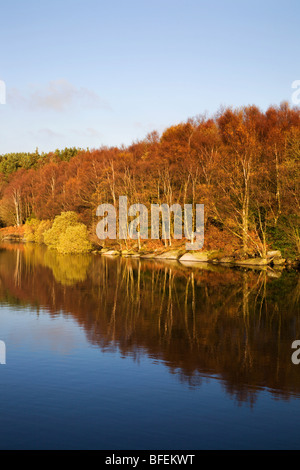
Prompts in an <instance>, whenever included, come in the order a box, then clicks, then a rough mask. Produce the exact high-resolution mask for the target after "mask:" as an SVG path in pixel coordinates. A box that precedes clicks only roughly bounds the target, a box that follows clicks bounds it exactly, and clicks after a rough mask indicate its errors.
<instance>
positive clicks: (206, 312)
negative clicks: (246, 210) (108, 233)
mask: <svg viewBox="0 0 300 470" xmlns="http://www.w3.org/2000/svg"><path fill="white" fill-rule="evenodd" d="M26 257H27V258H26ZM33 257H34V261H33ZM36 258H37V254H36V253H35V255H34V254H33V252H32V251H31V252H30V254H29V253H26V250H25V252H24V249H23V251H21V252H19V253H17V252H16V250H9V251H8V250H5V251H2V252H0V283H1V284H0V285H1V289H0V294H1V299H2V300H1V307H0V339H1V340H3V341H5V343H6V348H7V357H6V362H7V363H6V365H1V366H0V448H1V449H105V450H117V449H118V450H122V449H136V450H139V449H143V450H144V449H153V450H169V449H170V450H174V449H182V450H187V449H193V450H195V449H240V448H242V449H248V448H255V449H266V448H267V449H271V448H272V449H281V448H283V449H284V448H286V449H287V448H294V449H297V448H299V447H300V444H299V436H300V380H299V377H300V366H295V365H293V364H292V363H291V360H290V356H291V351H290V340H291V339H297V338H296V337H295V335H296V336H297V334H298V331H299V330H298V327H299V304H298V301H297V300H296V303H295V299H294V301H292V298H293V295H294V294H295V292H296V291H295V289H297V286H298V282H299V279H298V274H296V273H287V274H286V275H285V274H284V273H282V274H281V277H280V278H276V279H275V281H276V282H277V283H278V285H279V282H282V291H281V294H280V293H278V298H277V297H276V296H277V294H276V293H277V289H275V292H273V291H272V289H271V290H270V293H269V295H270V299H267V300H266V298H265V299H264V302H263V304H262V305H261V304H260V303H258V304H257V305H256V306H255V307H253V305H252V304H253V302H254V298H256V297H257V293H258V291H257V290H255V291H254V292H252V294H253V299H252V298H251V295H252V294H251V295H250V294H249V295H250V305H240V301H241V300H243V298H244V300H245V297H243V292H242V291H241V290H237V292H236V293H235V295H236V296H237V299H236V298H235V297H234V295H233V294H234V291H233V287H232V286H233V285H235V286H237V281H236V279H240V283H241V284H240V287H241V289H242V288H243V287H244V288H245V273H241V272H237V273H236V274H234V276H237V278H236V277H234V278H233V280H232V281H229V280H228V279H231V278H230V277H229V278H228V279H227V277H228V274H226V273H225V274H224V273H223V272H221V273H220V272H218V273H217V274H216V273H210V274H209V275H207V273H206V274H205V275H204V277H203V278H201V277H200V278H199V282H198V284H197V282H195V285H194V284H193V285H191V281H190V283H189V287H188V289H191V291H190V294H189V293H188V294H187V296H186V286H187V285H188V284H187V280H188V279H190V276H192V279H194V280H195V276H196V274H192V273H193V272H192V271H191V270H190V269H189V270H187V268H184V267H183V268H182V269H183V271H181V268H180V269H179V273H180V274H176V266H172V267H169V266H168V267H167V268H166V267H165V266H162V265H151V264H149V266H148V265H147V266H145V267H144V268H143V267H142V268H141V267H140V262H139V261H135V262H134V263H133V264H130V263H131V262H130V261H126V263H125V262H123V261H122V260H103V259H102V260H100V259H99V258H97V259H95V258H92V259H91V260H90V263H91V264H90V265H89V267H88V268H87V270H86V277H85V278H84V277H82V279H81V281H78V279H77V280H75V281H74V282H75V284H72V282H71V280H70V276H66V277H65V281H63V280H62V276H61V275H62V272H65V271H64V270H62V271H61V272H60V274H59V275H58V270H56V271H55V270H54V268H53V266H52V269H50V268H49V263H48V264H47V263H45V262H44V261H43V262H42V261H41V260H43V258H39V261H37V259H36ZM1 261H2V263H1ZM66 262H67V261H66ZM122 263H123V264H122ZM98 264H99V266H98ZM46 265H47V266H46ZM16 266H17V269H19V271H18V270H17V271H16ZM151 266H152V267H151ZM166 269H167V271H166ZM103 270H107V272H106V276H105V280H103V279H102V280H100V274H99V273H101V272H103ZM170 270H171V271H170ZM54 272H55V275H54V274H53V273H54ZM197 272H198V274H199V270H198V271H197ZM116 273H117V274H118V276H119V277H118V276H117V279H116V278H115V276H116ZM128 273H129V275H128V276H129V277H128V279H126V275H127V274H128ZM153 273H154V275H153ZM200 274H201V273H200ZM211 274H214V276H213V277H212V278H210V276H211ZM160 275H161V276H162V277H161V278H160ZM172 275H174V277H173V278H172ZM246 275H247V276H248V277H247V279H246V280H247V288H248V289H249V290H248V293H249V292H251V289H253V288H254V287H253V286H255V282H256V281H257V279H258V276H259V275H260V274H259V273H254V274H253V273H250V274H249V275H248V274H247V273H246ZM253 275H254V276H255V279H254V281H253V278H252V276H253ZM55 276H56V277H55ZM222 276H223V277H222ZM226 276H227V277H226ZM222 278H223V282H222ZM284 278H285V281H284ZM58 279H59V280H58ZM201 279H202V280H201ZM160 280H161V283H162V284H160ZM170 280H171V281H172V282H173V281H174V282H173V284H172V288H171V284H170V282H171V281H170ZM104 281H105V285H104V284H103V282H104ZM273 281H274V279H273V278H269V280H268V282H270V283H272V282H273ZM230 282H231V284H230ZM40 283H42V284H40ZM137 283H140V284H137ZM155 283H156V284H155ZM228 283H229V284H230V286H229V287H230V289H229V291H230V292H231V294H232V298H231V300H230V301H229V304H228V308H227V309H226V308H225V311H223V308H224V307H222V305H221V303H220V299H213V298H212V294H213V291H214V292H216V289H218V290H219V291H220V293H221V296H222V295H225V292H227V288H228ZM116 284H118V289H114V287H115V286H116ZM249 285H250V286H249ZM41 286H43V288H42V287H41ZM151 286H152V287H151ZM150 287H151V289H150ZM167 287H168V289H167ZM273 287H274V286H273ZM275 287H276V286H275ZM130 288H133V289H134V292H135V294H136V293H137V290H138V288H139V289H140V292H139V293H138V294H137V295H135V296H134V297H128V298H127V297H126V296H127V295H128V289H130ZM43 289H44V290H43ZM111 289H112V290H111ZM145 289H148V290H149V292H148V293H145V292H144V290H145ZM224 289H225V290H224ZM255 289H256V288H255ZM257 289H258V287H257ZM268 289H269V287H268ZM198 290H199V291H198ZM200 290H201V292H202V291H203V292H204V294H203V295H204V297H203V298H202V297H201V294H200ZM205 291H206V294H205ZM78 292H79V293H80V298H79V297H76V298H73V299H72V298H71V299H70V296H71V297H72V295H73V297H75V293H77V294H78ZM148 294H149V295H148ZM207 294H208V297H207ZM254 294H255V296H254ZM189 295H191V296H192V297H191V298H190V297H189ZM282 295H284V296H285V301H284V302H283V304H282V303H281V302H282V301H281V300H280V299H281V297H282ZM163 296H164V299H165V302H166V303H163V309H161V305H160V304H159V301H158V299H159V298H163ZM151 297H152V298H153V304H152V307H151V308H150V303H151V302H150V300H149V299H150V298H151ZM93 298H96V299H98V303H97V302H96V303H93V301H92V300H93ZM129 298H131V300H130V302H129ZM170 298H172V299H173V300H172V302H171V303H170ZM205 298H206V299H207V300H206V302H207V303H206V304H205V301H204V300H203V299H205ZM80 299H81V301H80ZM147 299H148V300H147ZM116 300H117V301H116ZM186 300H187V302H186ZM72 301H74V305H75V306H74V308H72V305H73V304H72ZM224 301H225V300H224ZM128 302H129V303H130V305H127V303H128ZM198 302H199V305H198ZM215 302H216V304H215ZM265 302H266V303H267V304H268V308H269V311H268V310H266V309H265V306H264V303H265ZM288 302H291V306H290V307H289V306H288ZM293 302H294V303H293ZM195 303H196V305H195ZM292 303H293V304H292ZM284 304H285V312H284V311H283V312H282V314H284V313H286V315H287V317H288V321H285V320H283V319H282V318H281V320H280V322H281V326H280V327H278V325H279V323H280V322H279V320H278V318H279V315H280V312H279V313H278V308H281V305H284ZM275 306H276V308H275ZM126 309H127V310H126ZM168 309H169V310H168ZM245 309H246V311H247V309H248V313H247V315H248V317H247V318H245ZM256 309H258V310H256ZM276 309H277V310H276ZM219 311H221V314H220V315H219V314H218V313H217V312H219ZM275 312H277V317H276V314H275ZM269 315H270V317H269ZM251 316H252V317H251ZM254 317H255V319H254ZM245 325H246V326H245ZM239 328H240V329H239ZM230 332H231V333H230ZM230 334H231V336H230ZM278 335H279V336H278ZM230 337H231V340H230V341H228V340H227V338H230ZM187 338H188V339H187ZM299 338H300V337H299ZM223 341H224V342H223ZM230 343H231V344H230ZM226 345H227V346H226ZM242 347H243V348H244V349H243V351H241V348H242ZM226 348H227V349H226ZM279 349H280V351H279ZM258 369H259V370H258Z"/></svg>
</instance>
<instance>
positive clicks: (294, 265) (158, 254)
mask: <svg viewBox="0 0 300 470" xmlns="http://www.w3.org/2000/svg"><path fill="white" fill-rule="evenodd" d="M0 243H16V244H17V243H20V244H33V245H40V244H38V243H34V242H29V241H26V240H25V239H24V237H23V236H17V235H9V236H6V237H3V238H2V239H1V240H0ZM45 246H46V245H45ZM70 254H71V255H72V254H73V255H74V254H76V253H70ZM88 254H92V255H97V256H107V257H115V258H117V257H120V258H132V259H143V260H156V261H177V262H180V264H182V265H184V266H190V267H193V266H194V267H197V266H198V267H201V264H202V265H203V264H210V265H219V266H223V267H229V268H253V269H265V268H271V269H274V268H275V269H278V270H282V269H289V268H290V269H295V270H298V271H299V270H300V259H286V258H283V257H282V254H281V252H280V251H279V250H272V251H268V252H267V255H266V258H262V257H249V258H245V259H241V258H235V257H234V255H224V253H222V252H220V251H217V250H215V251H214V250H211V251H206V250H201V251H186V250H185V249H174V248H173V249H172V248H170V249H168V250H155V251H141V252H137V251H134V250H116V249H113V248H101V249H94V250H92V251H91V252H89V253H88Z"/></svg>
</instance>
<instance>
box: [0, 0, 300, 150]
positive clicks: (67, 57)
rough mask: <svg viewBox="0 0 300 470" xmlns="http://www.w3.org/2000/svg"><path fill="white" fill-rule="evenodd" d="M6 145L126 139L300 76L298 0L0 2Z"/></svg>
mask: <svg viewBox="0 0 300 470" xmlns="http://www.w3.org/2000/svg"><path fill="white" fill-rule="evenodd" d="M0 8H1V9H0V41H1V46H2V47H1V52H0V80H1V81H3V82H4V83H5V85H6V104H0V123H1V138H0V154H3V153H7V152H21V151H24V152H33V151H35V149H36V148H38V149H39V151H40V152H43V151H44V152H48V151H51V150H55V149H63V148H65V147H79V148H90V149H92V148H99V147H101V146H103V145H105V146H120V145H130V144H131V143H132V142H134V141H137V140H139V139H143V138H145V136H146V135H147V133H149V132H152V131H154V130H157V131H158V132H159V133H162V132H163V131H164V129H166V128H167V127H168V126H170V125H175V124H178V123H180V122H184V121H186V120H187V119H188V118H191V117H195V116H197V115H199V114H200V115H202V114H206V115H208V116H212V115H214V114H215V113H216V112H217V111H218V110H219V109H220V108H221V107H226V106H233V107H240V106H246V105H250V104H255V105H257V106H258V107H259V108H260V109H262V110H266V109H267V108H268V107H269V106H270V105H279V104H280V103H281V102H283V101H289V102H290V103H291V99H292V93H293V89H292V83H293V82H294V81H295V80H300V61H299V44H300V41H299V39H300V33H299V31H300V28H299V21H300V2H299V0H280V1H276V0H272V1H269V0H260V1H257V0H251V1H248V0H226V2H225V1H224V0H184V1H183V0H180V1H178V0H151V1H150V0H139V1H137V0H109V1H103V0H51V1H50V0H43V1H41V0H9V1H4V0H0Z"/></svg>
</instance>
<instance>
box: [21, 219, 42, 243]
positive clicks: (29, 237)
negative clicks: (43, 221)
mask: <svg viewBox="0 0 300 470" xmlns="http://www.w3.org/2000/svg"><path fill="white" fill-rule="evenodd" d="M39 225H40V221H39V220H38V219H34V218H32V219H29V220H26V223H25V227H24V235H25V241H26V242H35V241H36V240H35V234H36V230H37V229H38V227H39Z"/></svg>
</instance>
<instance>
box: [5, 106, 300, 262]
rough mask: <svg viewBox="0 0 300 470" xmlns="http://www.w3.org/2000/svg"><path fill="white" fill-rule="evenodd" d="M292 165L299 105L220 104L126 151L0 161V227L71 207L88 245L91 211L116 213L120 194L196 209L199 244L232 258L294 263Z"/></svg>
mask: <svg viewBox="0 0 300 470" xmlns="http://www.w3.org/2000/svg"><path fill="white" fill-rule="evenodd" d="M299 161H300V109H299V108H291V107H289V105H288V104H286V103H283V104H281V105H280V106H279V107H275V106H272V107H270V108H269V109H268V110H267V111H266V112H262V111H261V110H259V109H258V108H257V107H255V106H248V107H244V108H239V109H231V108H227V109H223V110H221V111H220V112H218V113H217V114H216V115H215V116H214V117H209V118H208V117H206V116H197V117H195V118H192V119H189V120H188V121H187V122H183V123H180V124H178V125H174V126H171V127H169V128H168V129H166V130H165V131H164V132H163V133H162V135H159V133H158V132H156V131H154V132H152V133H150V134H149V135H147V136H146V138H145V139H144V140H142V141H137V142H134V143H133V144H132V145H130V146H128V147H125V146H122V147H120V148H117V147H111V148H107V147H101V148H99V149H94V150H90V149H87V150H82V149H76V148H72V149H65V150H62V151H59V150H57V151H55V152H53V153H49V154H40V153H39V152H38V150H37V151H36V152H35V153H33V154H28V153H27V154H25V153H19V154H8V155H2V156H0V222H1V225H2V227H5V226H16V227H18V226H22V225H23V224H24V223H25V222H26V221H28V220H30V219H32V218H35V219H38V220H41V221H45V220H48V221H52V220H53V219H54V218H55V216H57V215H59V214H61V213H62V212H67V211H73V212H76V213H77V214H78V216H79V221H80V222H82V223H83V224H85V225H86V226H87V227H88V230H89V234H90V238H91V240H93V241H94V242H96V236H95V227H96V225H97V223H98V221H99V220H98V217H97V216H96V209H97V207H98V206H99V205H100V204H102V203H112V204H114V205H115V207H116V208H117V207H118V197H119V196H127V197H128V201H129V203H130V204H133V203H143V204H145V205H150V204H151V203H157V204H163V203H167V204H169V205H170V206H171V205H172V204H174V203H179V204H181V205H183V204H200V203H201V204H205V248H207V249H217V250H223V251H224V252H228V253H235V254H237V255H238V256H247V255H259V256H265V254H266V252H267V250H268V249H270V248H272V249H280V250H282V252H283V254H284V255H285V256H288V257H291V258H299V254H300V233H299V220H300V219H299V217H300V195H299V181H300V171H299V169H300V165H299ZM98 241H99V240H98ZM172 243H174V241H172V240H170V241H168V245H172ZM161 244H162V246H163V245H164V240H161Z"/></svg>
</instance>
